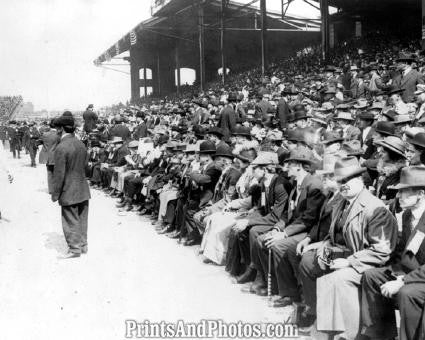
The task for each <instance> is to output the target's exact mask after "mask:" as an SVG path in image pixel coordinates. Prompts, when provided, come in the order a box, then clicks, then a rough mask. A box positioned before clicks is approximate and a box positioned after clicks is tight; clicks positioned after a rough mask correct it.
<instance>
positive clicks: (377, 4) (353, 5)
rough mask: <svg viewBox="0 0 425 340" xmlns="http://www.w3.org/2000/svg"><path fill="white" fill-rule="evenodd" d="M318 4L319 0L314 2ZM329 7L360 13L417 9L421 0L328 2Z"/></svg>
mask: <svg viewBox="0 0 425 340" xmlns="http://www.w3.org/2000/svg"><path fill="white" fill-rule="evenodd" d="M315 1H317V2H320V0H315ZM328 1H329V6H333V7H336V8H340V9H342V10H345V11H362V10H364V9H370V8H373V9H375V10H376V9H378V8H384V9H390V8H391V7H392V6H393V7H395V8H398V7H400V6H401V7H412V8H414V7H418V6H420V4H421V0H385V1H382V0H328Z"/></svg>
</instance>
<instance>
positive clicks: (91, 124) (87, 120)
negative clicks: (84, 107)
mask: <svg viewBox="0 0 425 340" xmlns="http://www.w3.org/2000/svg"><path fill="white" fill-rule="evenodd" d="M83 119H84V126H83V129H84V131H85V132H87V133H88V132H91V131H92V130H93V129H94V128H96V123H97V115H96V113H94V112H92V111H85V112H84V113H83Z"/></svg>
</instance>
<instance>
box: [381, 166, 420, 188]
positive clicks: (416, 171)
mask: <svg viewBox="0 0 425 340" xmlns="http://www.w3.org/2000/svg"><path fill="white" fill-rule="evenodd" d="M415 187H416V188H417V187H425V167H424V166H408V167H405V168H403V169H401V173H400V182H399V183H398V184H397V185H394V186H389V187H388V188H390V189H397V190H400V189H407V188H415Z"/></svg>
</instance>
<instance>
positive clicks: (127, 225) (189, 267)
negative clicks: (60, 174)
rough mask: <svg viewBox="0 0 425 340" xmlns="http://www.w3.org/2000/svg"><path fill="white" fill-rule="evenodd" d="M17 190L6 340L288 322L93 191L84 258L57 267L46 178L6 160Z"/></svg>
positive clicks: (11, 199)
mask: <svg viewBox="0 0 425 340" xmlns="http://www.w3.org/2000/svg"><path fill="white" fill-rule="evenodd" d="M10 168H11V170H12V173H13V174H14V177H15V181H14V183H13V184H11V185H8V186H7V187H6V188H5V187H3V188H1V200H2V203H1V206H0V208H1V211H2V215H3V220H2V221H1V222H0V239H1V247H0V272H1V277H2V279H1V280H0V301H1V309H0V325H1V327H0V339H2V340H7V339H25V340H26V339H44V340H49V339H52V340H53V339H54V340H58V339H61V340H66V339H73V340H77V339H78V340H84V339H90V340H107V339H114V340H115V339H124V338H125V320H127V319H134V320H137V321H139V322H142V321H144V320H146V319H148V320H150V321H151V322H154V321H161V320H165V321H167V322H174V321H176V320H179V319H181V320H185V321H193V322H194V321H199V320H201V319H221V320H223V321H225V322H237V321H239V320H241V321H245V322H282V321H284V320H286V319H287V318H288V316H289V314H290V313H291V308H290V307H287V308H283V309H274V308H270V307H268V305H267V301H266V300H265V298H262V297H259V296H255V295H250V294H246V293H243V292H241V290H240V288H241V286H239V285H236V284H234V283H232V280H231V278H230V277H229V276H228V275H227V274H226V273H225V271H224V269H223V268H222V267H218V266H214V265H207V264H204V263H202V261H201V260H200V259H199V258H198V256H197V255H196V249H195V248H194V247H190V248H186V247H183V246H180V245H178V244H177V243H176V242H175V240H171V239H169V238H167V237H165V236H161V235H157V233H156V232H155V230H154V228H153V227H152V225H151V224H150V222H149V220H147V219H146V218H143V217H140V216H138V215H137V214H135V213H132V212H130V213H125V214H119V213H118V209H117V208H116V207H115V203H116V201H115V200H113V199H111V198H109V197H107V196H105V194H103V193H102V192H100V191H94V190H92V192H91V194H92V199H91V200H90V214H89V231H88V243H89V251H88V254H87V255H84V256H82V257H81V258H77V259H70V260H60V259H58V255H60V254H61V253H63V252H65V251H66V249H67V247H66V243H65V240H64V237H63V234H62V229H61V221H60V209H59V206H58V205H57V203H53V202H52V201H51V200H50V196H49V195H48V193H47V190H46V188H47V183H46V181H47V178H46V177H47V176H46V169H45V166H43V165H38V166H37V168H31V167H29V157H28V155H23V158H22V159H20V160H14V159H12V158H11V159H10Z"/></svg>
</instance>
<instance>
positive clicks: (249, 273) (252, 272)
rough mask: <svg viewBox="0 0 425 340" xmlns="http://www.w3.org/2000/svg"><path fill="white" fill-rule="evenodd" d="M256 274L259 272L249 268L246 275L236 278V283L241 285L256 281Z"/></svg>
mask: <svg viewBox="0 0 425 340" xmlns="http://www.w3.org/2000/svg"><path fill="white" fill-rule="evenodd" d="M256 274H257V271H256V270H255V269H254V268H251V267H248V269H247V270H246V271H245V273H243V274H242V275H240V276H238V277H237V278H236V282H237V283H239V284H243V283H248V282H251V281H254V279H255V276H256Z"/></svg>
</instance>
